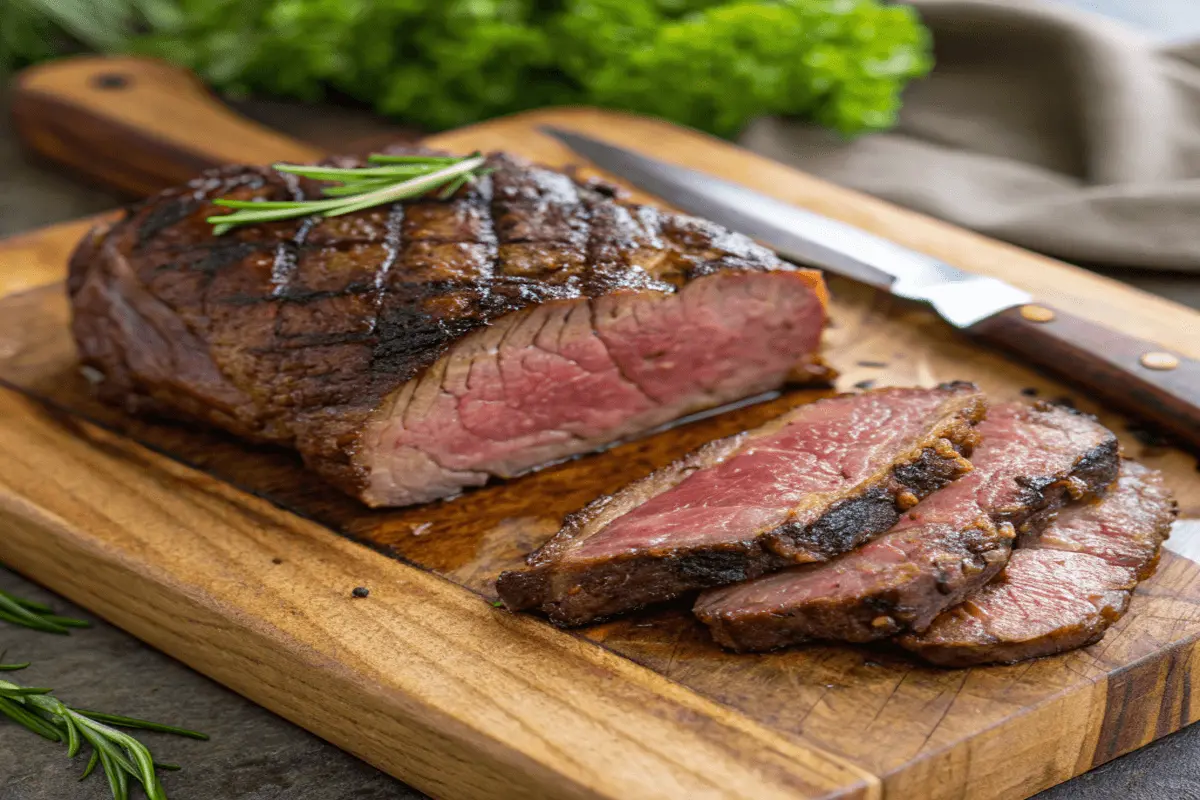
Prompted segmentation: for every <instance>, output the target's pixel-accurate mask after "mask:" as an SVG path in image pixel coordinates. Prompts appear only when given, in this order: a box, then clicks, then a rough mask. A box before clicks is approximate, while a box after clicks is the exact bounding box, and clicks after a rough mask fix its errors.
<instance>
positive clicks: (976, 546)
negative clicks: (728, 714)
mask: <svg viewBox="0 0 1200 800" xmlns="http://www.w3.org/2000/svg"><path fill="white" fill-rule="evenodd" d="M978 432H979V434H980V436H981V437H982V439H983V441H982V442H981V443H980V445H979V446H978V447H977V448H976V449H975V453H974V455H973V456H972V457H971V463H972V464H973V465H974V467H975V469H974V470H973V471H972V472H971V473H970V474H969V475H967V476H966V477H964V478H962V479H961V480H958V481H956V482H954V483H952V484H951V485H950V486H947V487H946V488H945V489H942V490H940V491H938V492H936V493H934V494H933V495H932V496H931V497H929V498H928V499H926V500H924V501H922V502H921V503H920V504H919V505H917V506H916V507H915V508H913V509H912V510H911V511H909V512H907V513H906V514H905V515H904V516H903V517H902V518H901V520H900V521H899V522H898V523H897V524H896V526H895V527H894V528H892V529H891V530H890V531H888V532H887V533H885V534H883V535H882V536H880V537H879V538H877V539H875V540H873V541H871V542H869V543H868V544H865V545H863V546H862V547H860V548H858V549H857V550H853V551H851V552H849V553H846V554H845V555H843V556H840V557H838V558H836V559H834V560H832V561H830V562H827V563H824V564H813V565H808V566H803V567H795V568H793V569H789V570H784V571H782V572H777V573H775V574H773V575H767V576H765V577H762V578H759V579H757V580H753V581H749V582H747V583H742V584H738V585H736V586H727V587H724V588H720V589H712V590H710V591H708V592H705V593H704V594H703V595H701V596H700V599H699V600H698V601H697V603H696V607H695V611H696V615H697V616H698V617H699V618H700V619H701V620H702V621H703V622H704V623H705V624H707V625H708V626H709V628H710V629H711V630H712V633H713V636H714V638H716V640H717V641H718V642H720V643H721V644H722V645H724V646H726V647H729V648H731V649H734V650H742V651H747V650H770V649H773V648H776V647H783V646H785V645H789V644H795V643H798V642H804V641H808V640H810V639H837V640H843V641H850V642H867V641H872V640H875V639H882V638H884V637H887V636H892V635H895V634H896V633H899V632H902V631H906V630H923V629H924V628H925V627H927V626H928V625H929V623H930V622H932V620H933V618H934V617H935V616H937V615H938V614H939V613H941V612H942V611H943V610H945V609H947V608H949V607H950V606H952V605H954V604H956V603H958V602H960V601H961V600H962V599H963V598H965V597H966V596H967V595H968V594H970V593H971V592H973V591H975V590H976V589H978V588H979V587H981V586H983V585H984V584H985V583H987V582H988V581H989V580H991V579H992V578H993V577H995V575H996V573H998V572H999V571H1000V570H1001V568H1002V567H1003V566H1004V564H1005V563H1006V562H1007V561H1008V557H1009V554H1010V552H1011V550H1012V545H1013V541H1014V539H1015V538H1016V531H1017V530H1018V529H1020V530H1022V531H1023V532H1024V533H1032V532H1034V531H1040V530H1041V528H1042V526H1044V524H1045V523H1046V522H1048V521H1049V519H1050V517H1051V515H1052V514H1053V512H1054V511H1056V510H1057V509H1059V508H1060V507H1062V505H1063V504H1064V503H1066V502H1067V501H1068V500H1070V499H1072V498H1079V497H1081V496H1083V495H1088V494H1094V493H1098V492H1103V491H1104V490H1105V489H1106V488H1107V487H1108V485H1109V484H1111V483H1112V481H1113V480H1114V479H1115V478H1116V474H1117V463H1118V456H1117V439H1116V437H1115V436H1114V435H1113V434H1112V432H1111V431H1109V430H1108V429H1106V428H1105V427H1104V426H1102V425H1101V424H1100V423H1099V422H1097V421H1096V420H1095V419H1094V418H1092V417H1089V416H1086V415H1082V414H1079V413H1076V412H1073V411H1070V410H1067V409H1064V408H1061V407H1058V406H1048V405H1046V406H1039V407H1030V406H1028V405H1025V404H1023V403H1013V404H1008V405H1003V406H1000V407H998V408H994V409H992V410H991V411H990V412H989V413H988V418H987V420H986V421H984V422H983V423H982V424H981V425H980V426H979V428H978Z"/></svg>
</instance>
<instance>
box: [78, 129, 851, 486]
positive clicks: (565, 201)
mask: <svg viewBox="0 0 1200 800" xmlns="http://www.w3.org/2000/svg"><path fill="white" fill-rule="evenodd" d="M407 152H413V151H412V150H411V149H410V150H408V151H407ZM326 163H329V164H335V165H338V166H347V167H350V166H356V165H358V164H359V163H361V162H360V161H358V160H356V159H353V158H347V157H334V158H331V159H329V160H328V161H327V162H326ZM489 165H490V166H492V167H495V168H496V171H495V172H494V173H493V174H492V175H490V176H487V177H485V178H483V179H481V180H479V181H477V182H476V183H475V184H474V185H472V186H470V187H467V188H464V189H463V190H461V191H459V192H458V193H457V194H456V195H455V196H454V197H453V198H450V199H448V200H444V201H443V200H435V199H430V198H423V199H421V200H417V201H413V202H411V203H405V204H402V205H401V204H396V205H394V206H391V207H390V208H388V209H372V210H367V211H364V212H360V213H358V214H354V215H348V216H346V217H341V218H337V219H336V220H329V219H327V220H320V221H316V220H296V221H283V222H278V223H269V224H265V225H257V226H250V227H246V228H242V229H237V230H234V231H231V232H230V233H229V234H227V235H225V236H222V237H219V238H218V237H213V236H212V234H211V230H212V229H211V226H210V225H208V224H207V223H206V222H204V217H205V216H207V214H208V213H210V212H211V211H212V210H213V209H212V207H211V201H212V200H213V199H215V198H217V197H222V196H231V195H233V196H237V197H239V198H242V199H263V200H281V199H287V200H303V199H306V198H308V197H311V196H314V194H316V193H318V192H319V191H320V188H321V187H320V186H319V185H318V184H316V183H314V182H311V181H307V180H299V179H295V178H293V177H291V176H282V175H280V174H279V173H276V172H275V171H273V170H271V169H269V168H266V167H246V166H228V167H222V168H218V169H214V170H209V171H207V172H205V173H203V174H202V175H201V176H199V177H197V178H196V179H194V180H192V181H189V182H188V183H187V184H185V185H182V186H179V187H175V188H172V189H168V190H166V191H163V192H161V193H159V194H158V195H156V196H154V197H152V198H150V199H148V200H146V201H143V202H141V203H138V204H136V205H133V206H130V207H129V208H128V209H127V210H126V213H125V216H124V218H123V219H122V220H119V221H116V222H113V223H106V224H105V225H102V226H100V227H98V228H97V229H95V230H93V231H92V232H91V233H90V234H89V235H88V236H87V237H86V238H85V239H84V240H83V242H81V244H80V245H79V247H78V248H77V250H76V252H75V253H74V255H73V257H72V260H71V264H70V270H69V277H68V291H69V293H70V295H71V296H72V298H73V311H74V313H75V317H76V320H77V323H78V324H77V325H76V328H75V330H76V339H77V341H78V344H79V350H80V353H81V356H82V358H83V360H84V362H85V363H87V364H89V365H90V366H93V367H94V368H96V369H97V370H99V371H100V372H102V373H103V374H104V375H105V377H106V380H105V381H104V382H103V384H102V387H101V392H102V395H103V396H104V397H105V398H108V399H115V400H117V401H119V402H122V403H123V404H125V405H126V406H127V407H130V408H131V409H133V410H135V411H138V412H141V411H143V410H146V409H153V410H154V411H157V412H163V411H170V412H171V413H172V415H173V416H174V417H176V418H182V419H188V420H198V421H201V422H206V423H209V424H212V425H215V426H217V427H221V428H224V429H226V430H230V431H232V432H234V433H236V434H238V435H244V436H251V435H252V436H254V437H255V438H256V439H257V440H260V441H269V442H273V443H277V444H281V445H285V446H293V447H296V448H297V449H298V450H300V452H301V454H302V455H303V456H304V458H305V462H306V463H307V464H308V465H309V466H310V467H311V468H313V469H315V470H317V471H318V472H320V473H321V474H322V475H323V476H324V477H325V478H326V479H327V480H329V481H331V482H333V483H335V484H337V485H338V486H340V487H341V488H343V489H345V490H346V491H348V492H350V493H351V494H359V495H361V494H362V493H363V492H364V490H365V489H366V487H367V473H366V468H365V467H364V466H363V465H362V464H359V463H357V461H356V460H355V458H354V456H355V453H357V452H360V451H362V450H364V449H365V447H366V445H364V444H362V443H360V442H359V441H358V439H357V436H358V435H359V434H356V433H354V434H351V433H347V431H346V430H343V429H342V427H341V425H340V422H339V421H338V420H337V419H335V418H336V417H338V416H339V415H340V416H343V417H351V416H352V417H354V420H355V422H356V424H355V425H354V426H352V428H353V429H354V430H356V431H361V430H362V429H364V428H365V427H366V425H367V422H368V421H369V419H370V416H371V414H372V413H374V412H375V411H377V410H378V409H381V408H383V407H384V406H385V405H386V404H387V402H388V398H389V397H392V396H393V393H394V392H395V391H396V390H398V389H399V388H400V387H401V386H403V385H404V384H405V383H407V382H408V381H410V380H412V379H414V378H416V377H418V376H419V375H421V374H422V373H423V372H424V371H425V370H428V369H429V368H430V367H431V366H432V365H434V364H435V363H436V362H437V361H438V360H439V359H441V358H443V357H444V356H445V355H446V353H447V352H449V349H450V348H451V346H452V345H453V344H454V343H455V342H456V341H458V340H460V339H461V338H462V337H463V336H465V335H467V334H469V333H471V332H472V331H475V330H479V329H482V328H485V327H486V326H488V325H490V324H492V323H493V322H495V321H496V320H497V319H499V318H500V317H502V316H505V315H509V314H512V313H517V312H520V311H521V310H523V309H527V308H531V307H533V306H536V305H539V304H542V303H545V302H548V301H552V300H575V299H586V298H592V297H602V296H608V295H612V294H615V293H619V292H625V291H638V292H643V293H655V292H656V293H660V294H664V295H666V294H671V293H674V292H676V291H678V290H679V289H680V288H681V287H683V286H684V285H685V284H687V282H688V281H689V280H691V278H692V277H693V276H698V275H702V274H707V273H709V272H722V273H731V274H741V273H767V272H786V273H790V274H793V275H795V276H796V277H797V279H798V280H802V281H804V282H805V283H806V284H807V285H808V286H809V288H811V290H812V292H813V293H814V295H815V296H816V298H817V300H818V301H819V302H820V303H821V304H824V302H825V300H826V298H827V295H826V293H825V290H824V286H823V284H822V283H821V281H820V278H819V276H818V273H816V272H814V271H811V270H799V269H797V268H795V267H793V266H792V265H790V264H787V263H785V262H783V261H782V260H780V259H779V258H778V257H777V256H775V255H774V254H773V253H771V252H770V251H768V250H766V249H765V248H762V247H760V246H758V245H756V244H755V243H753V242H752V241H751V240H749V239H747V238H746V237H742V236H739V235H737V234H733V233H731V232H729V231H728V230H726V229H724V228H721V227H720V226H717V225H714V224H712V223H708V222H705V221H703V220H695V219H692V218H690V217H685V216H682V215H676V214H672V213H669V212H665V211H660V210H657V209H655V208H653V207H649V206H642V205H638V204H634V203H630V202H628V201H627V200H626V199H625V198H624V197H623V196H622V195H621V194H620V192H619V191H617V190H615V189H614V188H613V187H611V186H607V185H605V184H603V183H598V182H592V181H582V182H581V181H578V180H572V179H571V178H569V177H567V176H564V175H562V174H561V173H558V172H555V171H553V170H548V169H543V168H540V167H536V166H533V165H531V164H528V163H526V162H524V161H522V160H520V159H515V158H512V157H509V156H505V155H503V154H493V155H491V156H489ZM418 211H419V212H421V213H417V212H418ZM422 214H423V215H424V216H422ZM506 248H507V249H506ZM322 259H323V260H322ZM455 259H458V260H457V261H456V260H455ZM450 262H453V263H450ZM118 269H123V270H125V271H126V272H129V273H130V275H129V276H128V282H129V284H132V285H134V286H135V288H136V289H137V290H138V291H139V292H144V293H145V295H146V296H148V297H152V298H153V299H154V300H155V301H158V302H161V303H162V305H163V310H162V314H163V316H164V317H165V316H166V315H168V314H172V315H174V316H175V318H176V319H177V320H178V321H179V323H180V324H181V325H186V326H187V327H189V328H190V329H191V330H192V331H193V332H194V334H195V338H196V340H197V342H198V346H196V347H192V348H190V349H189V352H188V353H187V355H188V357H189V358H191V359H193V360H194V361H203V360H204V359H207V360H208V361H209V362H210V365H211V369H208V366H209V365H206V367H205V369H206V371H205V373H204V374H205V377H204V378H203V380H202V381H198V383H203V385H198V386H190V387H187V388H189V389H194V390H195V391H194V392H191V393H190V394H189V393H188V392H185V391H183V390H181V389H179V390H177V389H172V388H171V387H164V385H163V382H162V381H161V380H160V379H159V378H158V377H157V376H156V375H153V374H145V373H143V372H139V371H138V370H137V369H136V368H135V367H134V366H133V365H132V364H131V359H130V358H129V354H128V353H126V352H125V348H126V347H127V346H128V347H129V348H130V349H131V348H133V347H150V346H152V345H148V344H145V343H144V342H140V341H138V342H131V343H126V342H124V341H119V338H120V331H119V326H116V325H113V324H112V321H113V318H117V317H120V315H121V314H123V313H124V314H126V315H129V313H130V312H129V309H132V311H133V313H134V314H136V313H141V312H142V310H143V309H142V308H141V307H138V306H137V304H136V302H133V301H130V300H129V298H128V297H124V296H123V294H124V291H125V284H121V283H119V282H118V280H117V279H116V277H114V273H115V272H116V271H117V270H118ZM306 270H310V271H311V272H312V273H313V275H310V276H309V277H314V278H315V279H316V280H315V282H316V284H319V285H310V284H309V283H307V282H306V280H307V279H306ZM89 284H94V285H95V286H94V287H93V288H95V289H100V290H103V291H102V292H96V291H92V292H85V291H84V290H85V287H87V286H88V285H89ZM214 287H218V288H217V289H214ZM218 289H219V291H218ZM81 293H83V294H81ZM102 294H107V295H109V296H108V297H107V298H104V297H98V295H102ZM116 302H124V303H125V305H126V306H128V308H126V309H125V310H124V311H119V310H114V309H115V305H114V304H115V303H116ZM80 320H82V322H79V321H80ZM281 320H282V321H281ZM284 322H286V323H287V327H286V328H285V327H284V325H283V323H284ZM218 326H224V327H218ZM150 327H153V326H150ZM245 340H253V341H245ZM175 355H177V354H174V353H170V354H164V355H163V356H162V357H160V358H158V359H156V360H157V361H160V362H171V361H173V360H176V359H174V358H168V357H167V356H175ZM360 363H361V365H362V366H361V367H357V366H356V367H354V368H350V367H346V368H344V369H342V370H341V372H339V371H338V369H339V365H341V364H354V365H358V364H360ZM355 370H357V371H355ZM829 376H830V373H829V372H827V371H825V370H824V369H823V368H822V367H821V365H820V362H819V360H817V359H814V360H813V361H812V362H811V363H810V364H804V365H800V366H799V367H798V368H797V370H796V374H795V376H794V377H796V378H798V379H799V380H800V381H801V382H806V383H813V382H821V381H825V380H828V379H829ZM218 391H219V392H224V393H226V394H228V393H231V392H234V391H236V392H240V393H241V394H242V395H244V398H245V399H244V401H243V402H240V403H238V404H237V407H236V413H235V411H234V410H231V409H229V408H216V407H206V404H208V405H210V406H215V405H216V404H214V403H209V402H208V401H209V398H208V396H207V395H206V394H205V393H206V392H212V393H217V392H218ZM329 410H332V411H333V412H335V413H332V414H327V413H324V412H326V411H329ZM235 417H236V418H235ZM330 428H333V429H334V430H331V429H330Z"/></svg>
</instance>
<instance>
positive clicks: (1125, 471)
mask: <svg viewBox="0 0 1200 800" xmlns="http://www.w3.org/2000/svg"><path fill="white" fill-rule="evenodd" d="M1178 512H1179V507H1178V504H1177V503H1176V501H1175V498H1174V496H1173V495H1172V493H1171V491H1170V489H1169V488H1168V487H1167V485H1166V482H1165V481H1164V480H1163V475H1162V473H1160V472H1158V471H1157V470H1154V469H1150V468H1149V467H1145V466H1143V465H1141V464H1138V463H1136V462H1132V461H1126V462H1124V463H1123V464H1121V465H1120V478H1119V480H1118V481H1117V483H1116V484H1115V485H1114V486H1113V487H1112V488H1111V489H1110V490H1109V493H1108V495H1107V496H1106V497H1105V499H1103V500H1100V501H1096V502H1090V503H1078V504H1075V505H1073V506H1071V507H1069V508H1067V509H1066V510H1065V511H1063V512H1062V514H1061V515H1060V516H1059V517H1058V519H1056V520H1055V521H1054V522H1053V523H1052V524H1051V525H1050V526H1049V528H1048V529H1047V530H1046V531H1045V533H1044V534H1043V535H1042V536H1041V537H1040V538H1037V539H1031V540H1030V541H1029V542H1028V546H1026V547H1024V548H1021V549H1018V550H1016V551H1015V552H1014V553H1013V555H1012V559H1011V560H1010V561H1009V562H1008V565H1007V566H1006V567H1005V569H1004V571H1003V572H1002V573H1001V574H1000V576H999V577H998V578H996V580H995V581H993V582H992V583H990V584H988V585H987V586H984V587H983V588H982V589H980V590H979V591H978V592H977V593H975V594H974V595H972V596H971V597H969V598H967V600H966V602H964V603H962V604H961V605H959V606H956V607H954V608H951V609H950V610H948V611H946V612H945V613H943V614H941V615H940V616H939V617H938V618H937V619H936V620H934V621H933V625H932V626H931V627H930V628H929V629H928V630H927V631H925V632H924V633H922V634H910V635H907V636H903V637H900V638H899V639H898V641H899V643H900V644H901V645H902V646H903V647H905V648H907V649H909V650H911V651H913V652H914V653H916V654H917V655H919V656H921V657H922V658H924V659H925V660H926V661H929V662H932V663H934V664H938V665H940V666H946V667H967V666H973V665H976V664H993V663H1000V664H1011V663H1015V662H1017V661H1024V660H1025V659H1029V658H1038V657H1041V656H1048V655H1053V654H1055V653H1062V652H1065V651H1067V650H1073V649H1075V648H1077V647H1085V646H1087V645H1089V644H1092V643H1094V642H1097V641H1099V640H1100V639H1102V638H1103V637H1104V634H1105V632H1106V631H1107V630H1108V629H1109V627H1111V626H1112V624H1113V623H1114V622H1116V621H1117V620H1118V619H1120V618H1121V617H1122V616H1123V615H1124V614H1125V612H1126V611H1127V610H1128V608H1129V603H1130V600H1131V599H1132V597H1133V592H1134V589H1135V588H1136V587H1137V584H1138V583H1139V582H1140V581H1143V580H1145V579H1147V578H1149V577H1150V576H1151V575H1153V574H1154V570H1155V568H1156V567H1157V565H1158V561H1159V558H1160V556H1161V554H1162V545H1163V542H1164V541H1166V539H1167V538H1168V537H1169V536H1170V533H1171V526H1172V524H1173V523H1174V521H1175V518H1176V517H1177V515H1178Z"/></svg>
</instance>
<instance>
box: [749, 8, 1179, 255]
mask: <svg viewBox="0 0 1200 800" xmlns="http://www.w3.org/2000/svg"><path fill="white" fill-rule="evenodd" d="M1197 2H1200V0H1197ZM913 5H915V6H916V7H917V9H918V10H919V11H920V13H921V15H922V16H923V17H924V19H925V22H926V24H927V25H928V26H929V28H930V29H931V31H932V32H933V36H934V43H935V48H936V55H937V66H936V67H935V69H934V71H933V73H932V75H931V76H930V77H929V78H928V79H926V80H923V81H920V82H918V83H915V84H913V85H912V86H911V87H910V89H909V90H908V92H907V93H906V95H905V106H904V110H903V112H902V114H901V122H900V125H899V126H898V127H897V128H896V129H895V130H893V131H890V132H888V133H884V134H877V135H874V136H867V137H863V138H860V139H857V140H854V141H849V142H848V141H845V140H842V139H838V138H837V137H836V136H833V135H831V134H829V133H826V132H824V131H821V130H818V129H816V128H813V127H811V126H808V125H804V124H802V123H798V122H795V121H789V120H780V119H763V120H760V121H758V122H756V123H754V124H753V125H752V126H751V127H750V128H749V129H747V131H746V132H745V134H744V136H743V138H742V143H743V144H744V145H746V146H748V147H750V148H751V149H753V150H756V151H758V152H760V153H763V154H765V155H769V156H771V157H772V158H775V159H777V160H780V161H783V162H785V163H789V164H792V165H794V166H796V167H799V168H800V169H803V170H806V171H808V172H810V173H814V174H816V175H820V176H822V177H824V178H827V179H829V180H831V181H834V182H835V183H839V184H843V185H846V186H851V187H854V188H857V189H860V190H862V191H865V192H868V193H870V194H874V195H878V196H879V197H884V198H887V199H888V200H891V201H893V202H896V203H899V204H901V205H905V206H909V207H911V208H915V209H919V210H921V211H924V212H926V213H929V214H932V215H934V216H937V217H941V218H943V219H947V220H950V221H952V222H956V223H958V224H960V225H963V226H965V227H968V228H973V229H975V230H978V231H981V232H983V233H986V234H989V235H991V236H995V237H997V238H1000V239H1005V240H1007V241H1010V242H1015V243H1017V244H1020V245H1023V246H1025V247H1029V248H1032V249H1034V250H1039V251H1041V252H1044V253H1049V254H1052V255H1055V256H1058V257H1060V258H1064V259H1067V260H1070V261H1075V262H1082V263H1091V264H1097V265H1112V266H1124V267H1147V268H1157V269H1174V270H1183V271H1191V272H1197V273H1200V44H1196V45H1192V46H1182V47H1174V48H1165V49H1164V48H1158V47H1155V46H1154V45H1153V44H1151V43H1150V42H1149V41H1147V40H1145V39H1143V38H1142V37H1140V36H1139V35H1138V34H1136V33H1134V32H1133V31H1131V30H1128V29H1125V28H1123V27H1121V26H1120V25H1118V24H1117V23H1114V22H1111V21H1109V20H1107V19H1105V18H1103V17H1099V16H1094V15H1091V14H1088V13H1086V12H1080V11H1074V10H1071V9H1068V8H1065V7H1061V6H1055V5H1052V4H1049V3H1044V2H1039V1H1038V0H916V1H915V2H914V3H913Z"/></svg>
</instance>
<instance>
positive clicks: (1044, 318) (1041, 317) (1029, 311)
mask: <svg viewBox="0 0 1200 800" xmlns="http://www.w3.org/2000/svg"><path fill="white" fill-rule="evenodd" d="M1021 316H1022V317H1024V318H1025V319H1027V320H1029V321H1030V322H1051V321H1052V320H1053V319H1054V317H1055V314H1054V310H1053V309H1050V308H1046V307H1045V306H1021Z"/></svg>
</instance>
